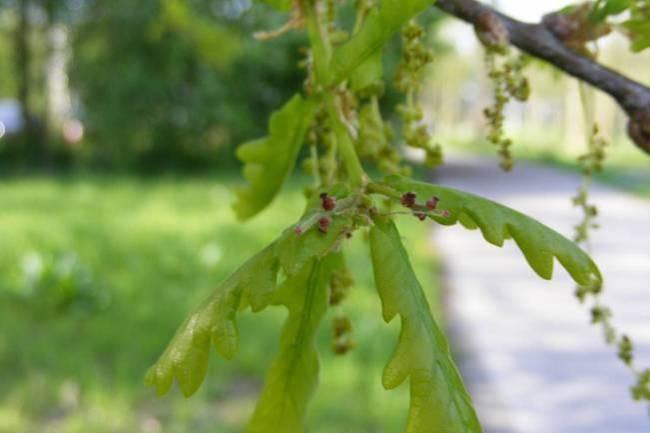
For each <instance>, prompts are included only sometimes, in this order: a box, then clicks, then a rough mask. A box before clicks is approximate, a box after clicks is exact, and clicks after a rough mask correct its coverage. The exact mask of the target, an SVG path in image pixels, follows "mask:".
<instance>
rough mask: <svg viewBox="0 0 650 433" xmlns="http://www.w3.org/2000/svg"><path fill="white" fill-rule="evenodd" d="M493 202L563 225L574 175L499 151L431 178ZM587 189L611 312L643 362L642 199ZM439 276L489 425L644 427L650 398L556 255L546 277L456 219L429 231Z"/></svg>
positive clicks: (504, 430) (519, 430) (646, 342)
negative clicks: (505, 159)
mask: <svg viewBox="0 0 650 433" xmlns="http://www.w3.org/2000/svg"><path fill="white" fill-rule="evenodd" d="M437 181H438V182H440V183H444V184H446V185H448V186H454V187H457V188H460V189H463V190H466V191H469V192H473V193H476V194H480V195H482V196H485V197H488V198H491V199H494V200H497V201H500V202H502V203H504V204H506V205H508V206H511V207H513V208H515V209H518V210H521V211H524V212H526V213H528V214H529V215H532V216H534V217H535V218H536V219H538V220H540V221H541V222H543V223H545V224H547V225H549V226H550V227H553V228H555V229H556V230H558V231H560V232H561V233H563V234H564V235H567V236H571V235H572V227H573V225H574V223H575V222H576V221H578V220H579V218H580V214H579V212H578V211H577V210H576V209H574V208H572V206H571V204H570V196H571V194H572V193H573V192H574V191H575V189H576V188H577V186H578V183H579V179H578V178H577V176H575V175H571V174H567V173H565V172H562V171H558V170H555V169H551V168H546V167H540V166H530V165H526V166H523V165H522V164H520V165H519V166H518V168H517V169H516V170H515V171H514V172H513V173H511V174H502V173H501V172H500V171H499V170H497V168H496V162H493V161H484V160H463V161H462V164H461V163H460V162H459V161H456V163H454V161H452V163H451V164H450V165H449V166H448V167H446V168H445V169H444V170H442V171H441V172H440V178H439V179H438V180H437ZM593 198H594V199H595V201H596V202H597V203H598V204H599V206H600V210H601V213H602V217H601V220H600V222H601V223H602V226H603V227H602V229H601V230H600V231H598V232H597V233H596V234H595V235H594V236H593V238H594V242H593V244H594V245H593V248H594V253H593V256H594V258H595V259H596V262H597V263H599V264H600V267H601V269H602V271H603V274H604V275H605V278H606V281H607V294H606V296H605V297H604V299H605V301H606V302H607V304H609V305H611V306H612V308H613V309H614V314H615V317H614V318H615V322H616V323H617V324H618V325H619V326H620V328H621V329H622V330H623V331H625V332H627V333H629V334H630V335H632V336H633V338H634V339H635V340H636V342H637V343H638V344H639V346H641V347H640V348H639V353H638V355H639V358H640V361H642V365H643V366H648V365H650V201H644V200H641V199H638V198H635V197H633V196H630V195H628V194H624V193H621V192H619V191H617V190H614V189H610V188H607V187H604V186H598V187H597V188H595V190H594V192H593ZM435 236H436V241H437V244H438V245H439V246H440V248H442V250H443V251H442V253H443V257H445V262H446V263H445V266H446V271H447V273H448V274H447V276H448V284H449V286H450V291H449V298H448V303H449V315H450V322H452V324H453V328H452V329H451V332H452V333H454V334H455V335H454V341H455V342H456V344H457V345H460V348H459V350H460V351H461V352H467V356H465V357H464V358H465V359H466V361H465V363H464V364H463V365H462V366H461V368H462V369H463V370H464V374H465V377H466V380H467V382H468V386H469V387H470V389H471V391H472V393H473V395H474V399H475V402H476V404H477V408H478V411H479V416H480V417H481V419H482V421H483V423H484V425H485V430H486V433H644V432H645V433H648V432H650V416H649V414H648V409H647V406H643V405H640V404H638V403H634V402H633V401H632V400H631V399H630V398H629V391H628V388H629V385H630V384H631V383H632V379H631V376H630V374H629V373H628V371H627V370H626V369H625V368H624V367H623V366H622V365H621V364H620V363H619V361H618V359H617V358H616V354H615V352H614V350H613V349H612V348H609V347H606V346H605V344H604V342H603V339H602V335H601V333H600V331H599V330H598V329H597V328H596V327H593V326H590V325H589V312H588V311H587V309H585V308H584V307H582V306H580V305H579V304H578V302H577V300H576V299H575V298H574V297H573V290H574V287H573V284H572V282H571V281H570V279H569V277H568V275H567V274H566V273H565V271H564V269H562V268H561V267H560V266H559V264H557V263H556V271H555V278H554V280H553V281H552V282H547V281H543V280H541V279H538V278H537V277H536V276H535V274H534V273H533V271H532V270H531V269H530V268H528V266H527V265H526V263H525V261H524V258H523V256H522V255H521V253H520V252H519V250H518V249H517V248H516V246H515V245H514V243H512V242H508V243H507V245H506V247H504V248H503V249H499V248H496V247H494V246H491V245H489V244H486V243H485V242H484V241H483V240H482V236H481V235H480V233H479V232H470V231H467V230H464V229H462V228H460V227H454V228H447V229H442V230H438V231H437V232H436V235H435Z"/></svg>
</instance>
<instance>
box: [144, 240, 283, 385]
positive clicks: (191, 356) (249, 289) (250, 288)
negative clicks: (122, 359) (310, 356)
mask: <svg viewBox="0 0 650 433" xmlns="http://www.w3.org/2000/svg"><path fill="white" fill-rule="evenodd" d="M276 279H277V260H275V244H272V245H270V246H269V247H267V248H266V249H265V250H264V251H262V252H260V253H259V254H258V255H256V256H255V257H253V258H252V259H250V260H249V261H248V262H247V263H246V264H244V265H243V266H242V267H241V268H240V269H239V270H238V271H237V272H235V273H234V274H233V275H232V276H231V277H230V278H228V279H227V280H226V281H225V282H223V283H222V284H221V285H220V286H219V287H218V288H217V289H216V290H215V291H214V293H213V294H212V296H210V297H209V298H208V299H207V300H206V301H205V302H203V303H202V304H201V305H200V306H199V307H198V308H197V309H196V310H194V312H193V313H192V314H190V315H189V317H188V318H187V319H185V322H184V323H183V324H182V325H181V326H180V327H179V329H178V331H177V332H176V335H175V336H174V338H173V340H172V341H171V342H170V343H169V346H168V347H167V349H166V350H165V352H164V353H163V354H162V356H161V357H160V358H159V359H158V361H157V362H156V364H155V365H154V366H153V367H151V369H150V370H149V372H148V373H147V376H146V379H145V381H146V383H147V384H148V385H151V386H154V387H155V388H156V390H157V392H158V394H159V395H163V394H166V393H167V392H168V391H169V389H170V387H171V385H172V382H173V379H174V378H176V380H177V381H178V384H179V386H180V388H181V390H182V391H183V394H184V395H185V396H190V395H192V394H194V392H196V390H197V389H198V388H199V386H200V385H201V383H202V382H203V380H204V378H205V375H206V372H207V366H208V358H209V352H210V343H212V344H213V345H214V346H215V348H216V349H217V351H218V352H219V354H220V355H221V356H223V357H224V358H226V359H231V358H232V357H233V356H234V355H235V353H236V352H237V349H238V347H239V331H238V328H237V322H236V315H237V311H238V309H239V306H240V304H241V303H242V298H244V300H248V302H250V304H251V305H254V306H255V307H256V309H258V310H259V309H262V308H263V307H264V306H265V305H268V302H269V294H270V293H272V292H273V291H274V290H275V285H276Z"/></svg>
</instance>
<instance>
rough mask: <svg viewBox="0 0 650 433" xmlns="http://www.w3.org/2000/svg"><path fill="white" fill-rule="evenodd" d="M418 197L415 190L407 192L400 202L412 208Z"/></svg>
mask: <svg viewBox="0 0 650 433" xmlns="http://www.w3.org/2000/svg"><path fill="white" fill-rule="evenodd" d="M416 198H417V195H416V194H415V193H414V192H407V193H405V194H404V195H403V196H402V198H401V199H400V203H402V205H404V206H406V207H408V208H412V207H413V206H415V199H416Z"/></svg>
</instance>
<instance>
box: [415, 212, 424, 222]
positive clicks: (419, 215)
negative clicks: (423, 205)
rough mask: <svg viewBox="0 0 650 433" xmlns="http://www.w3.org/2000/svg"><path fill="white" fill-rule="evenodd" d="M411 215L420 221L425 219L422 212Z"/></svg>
mask: <svg viewBox="0 0 650 433" xmlns="http://www.w3.org/2000/svg"><path fill="white" fill-rule="evenodd" d="M413 215H415V216H416V217H417V218H418V219H419V220H420V221H424V220H425V219H427V214H425V213H424V212H415V213H414V214H413Z"/></svg>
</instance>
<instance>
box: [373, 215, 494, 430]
mask: <svg viewBox="0 0 650 433" xmlns="http://www.w3.org/2000/svg"><path fill="white" fill-rule="evenodd" d="M370 247H371V252H372V263H373V268H374V273H375V284H376V285H377V290H378V291H379V295H380V297H381V300H382V305H383V314H384V320H386V322H390V321H392V320H393V318H395V316H397V315H399V316H400V319H401V323H402V328H401V332H400V337H399V342H398V344H397V348H396V350H395V352H394V354H393V356H392V358H391V359H390V361H389V362H388V365H387V366H386V368H385V370H384V376H383V384H384V387H385V388H386V389H393V388H396V387H397V386H399V385H400V384H402V383H403V382H404V381H405V380H407V379H410V386H411V391H410V395H411V405H410V410H409V417H408V423H407V427H406V433H442V432H444V433H480V432H481V426H480V423H479V421H478V418H477V416H476V413H475V411H474V408H473V405H472V401H471V398H470V396H469V394H468V393H467V391H466V390H465V385H464V384H463V381H462V379H461V376H460V374H459V372H458V370H457V368H456V366H455V364H454V361H453V359H452V357H451V353H450V350H449V344H448V343H447V339H446V337H445V335H444V334H443V332H442V331H441V330H440V328H438V325H437V324H436V322H435V321H434V319H433V317H432V315H431V311H430V309H429V304H428V302H427V300H426V297H425V295H424V292H423V291H422V287H421V286H420V283H419V282H418V280H417V278H416V276H415V274H414V272H413V269H412V267H411V264H410V262H409V259H408V255H407V253H406V250H405V249H404V246H403V245H402V242H401V239H400V235H399V232H398V231H397V228H396V227H395V225H394V224H393V222H392V221H390V220H382V221H376V225H375V226H374V227H373V228H372V230H371V232H370Z"/></svg>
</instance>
